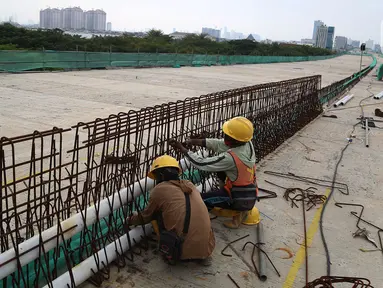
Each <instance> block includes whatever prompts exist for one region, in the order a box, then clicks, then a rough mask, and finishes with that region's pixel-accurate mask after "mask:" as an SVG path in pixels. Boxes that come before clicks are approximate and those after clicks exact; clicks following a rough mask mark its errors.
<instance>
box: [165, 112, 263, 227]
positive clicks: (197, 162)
mask: <svg viewBox="0 0 383 288" xmlns="http://www.w3.org/2000/svg"><path fill="white" fill-rule="evenodd" d="M222 129H223V133H224V139H189V140H187V144H188V145H195V146H202V147H206V148H207V149H209V150H213V151H214V152H216V153H218V155H217V156H213V157H207V158H204V157H203V156H201V154H197V153H193V152H191V151H188V150H187V149H186V148H185V147H184V146H183V145H182V144H181V143H180V142H177V141H175V140H171V141H170V145H172V146H173V147H174V148H175V149H178V150H180V151H181V152H183V154H184V155H185V158H186V159H188V160H189V161H190V163H191V164H192V165H193V166H194V167H196V168H197V169H199V170H202V171H207V172H217V174H218V178H219V179H220V180H221V184H222V185H221V188H220V189H219V190H217V191H211V192H208V193H203V194H202V198H203V200H204V202H205V204H206V205H207V206H208V207H209V208H214V207H219V208H223V209H230V210H236V211H239V212H240V213H237V214H236V215H235V216H234V217H233V219H232V220H231V221H226V222H224V225H225V226H226V227H228V228H238V227H239V225H240V224H241V222H242V221H243V220H244V219H245V218H246V217H247V216H248V215H249V213H248V211H250V210H252V209H253V207H254V204H255V202H256V200H257V195H258V187H257V183H256V175H255V169H256V167H255V162H256V157H255V152H254V147H253V144H252V143H251V139H252V138H253V133H254V128H253V124H252V123H251V122H250V121H249V120H248V119H247V118H245V117H235V118H233V119H231V120H229V121H227V122H225V123H224V125H223V128H222Z"/></svg>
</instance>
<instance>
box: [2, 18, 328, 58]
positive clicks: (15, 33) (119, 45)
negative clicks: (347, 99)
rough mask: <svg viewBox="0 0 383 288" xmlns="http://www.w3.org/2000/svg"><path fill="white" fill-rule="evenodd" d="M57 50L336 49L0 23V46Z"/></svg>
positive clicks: (300, 52) (303, 52)
mask: <svg viewBox="0 0 383 288" xmlns="http://www.w3.org/2000/svg"><path fill="white" fill-rule="evenodd" d="M17 49H20V50H42V49H45V50H56V51H76V50H81V51H89V52H109V51H112V52H138V51H139V52H142V53H190V54H191V53H194V54H223V55H254V56H320V55H331V54H333V53H335V52H333V51H331V50H327V49H322V48H317V47H311V46H307V45H294V44H287V43H286V44H285V43H276V42H274V43H272V44H266V43H261V42H256V41H251V40H247V39H244V40H228V41H224V42H217V41H212V40H211V39H209V38H208V37H206V35H204V34H200V35H197V34H189V35H187V36H186V37H185V38H183V39H181V40H174V39H172V38H171V37H170V36H169V35H165V34H164V33H163V32H162V31H160V30H154V29H153V30H150V31H149V32H148V33H146V34H145V35H144V36H143V37H137V36H135V35H133V34H131V33H124V34H123V35H121V36H96V35H94V36H93V37H92V38H89V39H88V38H84V37H81V36H80V35H69V34H66V33H64V31H62V30H60V29H52V30H42V29H37V30H29V29H25V28H20V27H15V26H14V25H12V24H10V23H4V24H1V25H0V50H17Z"/></svg>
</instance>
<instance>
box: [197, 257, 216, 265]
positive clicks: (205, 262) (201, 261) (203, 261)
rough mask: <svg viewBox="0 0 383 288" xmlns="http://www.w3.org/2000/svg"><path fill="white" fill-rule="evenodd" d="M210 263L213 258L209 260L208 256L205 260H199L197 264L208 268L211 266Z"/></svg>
mask: <svg viewBox="0 0 383 288" xmlns="http://www.w3.org/2000/svg"><path fill="white" fill-rule="evenodd" d="M212 262H213V258H211V256H209V257H207V258H205V259H201V260H199V261H198V264H200V265H202V266H205V267H208V266H211V264H212Z"/></svg>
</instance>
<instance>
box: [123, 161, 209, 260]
mask: <svg viewBox="0 0 383 288" xmlns="http://www.w3.org/2000/svg"><path fill="white" fill-rule="evenodd" d="M180 172H181V168H180V166H179V164H178V161H177V160H176V159H175V158H173V157H171V156H168V155H163V156H161V157H158V158H157V159H155V160H154V161H153V164H152V167H151V169H150V172H149V174H148V177H149V178H151V179H154V180H156V186H155V187H154V188H153V189H152V191H151V193H150V199H149V204H148V206H147V207H146V208H145V210H143V211H142V212H141V213H139V214H138V215H133V216H132V217H130V218H129V219H128V221H127V223H128V225H140V224H141V225H142V224H147V223H150V222H151V221H152V220H156V221H157V222H158V227H159V234H160V235H159V238H160V239H159V250H160V252H162V254H163V255H164V256H165V258H166V259H167V260H168V261H169V263H171V264H175V262H177V261H178V260H198V262H200V263H201V264H202V265H210V264H211V254H212V252H213V250H214V247H215V237H214V233H213V230H212V228H211V222H210V217H209V212H208V210H207V208H206V206H205V204H204V202H203V200H202V198H201V193H200V192H199V191H198V190H197V188H196V187H195V186H194V185H193V183H191V182H189V181H187V180H180V179H179V174H180Z"/></svg>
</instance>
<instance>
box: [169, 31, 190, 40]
mask: <svg viewBox="0 0 383 288" xmlns="http://www.w3.org/2000/svg"><path fill="white" fill-rule="evenodd" d="M188 35H194V33H186V32H173V33H171V34H169V36H170V37H171V38H173V39H174V40H181V39H184V38H185V37H186V36H188Z"/></svg>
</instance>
